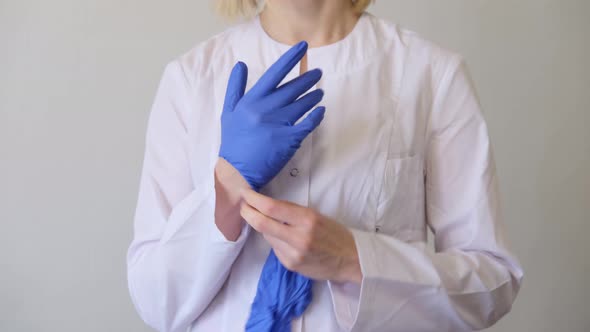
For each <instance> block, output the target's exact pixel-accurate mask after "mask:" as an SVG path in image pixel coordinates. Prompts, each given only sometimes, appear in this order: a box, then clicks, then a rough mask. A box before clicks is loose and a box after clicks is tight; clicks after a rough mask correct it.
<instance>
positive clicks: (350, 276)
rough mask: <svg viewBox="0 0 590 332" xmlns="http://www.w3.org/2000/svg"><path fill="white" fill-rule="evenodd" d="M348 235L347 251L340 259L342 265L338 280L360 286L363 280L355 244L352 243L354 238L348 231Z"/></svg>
mask: <svg viewBox="0 0 590 332" xmlns="http://www.w3.org/2000/svg"><path fill="white" fill-rule="evenodd" d="M349 234H350V239H349V240H350V241H349V246H348V247H349V250H346V251H345V252H346V253H347V254H345V255H344V256H343V257H342V265H341V269H340V273H339V274H340V275H339V278H338V279H339V280H341V281H345V282H352V283H356V284H359V285H360V284H361V282H362V280H363V273H362V270H361V264H360V259H359V255H358V250H357V248H356V243H355V241H354V237H353V236H352V233H350V231H349Z"/></svg>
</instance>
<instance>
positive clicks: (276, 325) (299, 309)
mask: <svg viewBox="0 0 590 332" xmlns="http://www.w3.org/2000/svg"><path fill="white" fill-rule="evenodd" d="M312 286H313V282H312V280H311V279H309V278H307V277H305V276H303V275H301V274H299V273H295V272H292V271H289V270H287V269H286V268H285V267H284V266H283V265H282V264H281V262H280V261H279V259H278V258H277V256H276V255H275V253H274V251H273V250H271V251H270V254H269V255H268V258H267V259H266V262H265V263H264V267H263V268H262V273H261V274H260V279H259V280H258V288H257V290H256V297H255V298H254V302H253V303H252V307H251V311H250V317H249V318H248V321H247V322H246V330H245V331H246V332H290V331H291V320H293V319H294V318H296V317H299V316H301V315H302V314H303V312H304V311H305V309H306V308H307V306H308V305H309V304H310V303H311V299H312V293H311V288H312Z"/></svg>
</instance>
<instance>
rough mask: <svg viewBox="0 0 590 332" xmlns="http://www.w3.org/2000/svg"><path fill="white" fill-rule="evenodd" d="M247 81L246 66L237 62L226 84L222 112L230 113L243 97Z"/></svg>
mask: <svg viewBox="0 0 590 332" xmlns="http://www.w3.org/2000/svg"><path fill="white" fill-rule="evenodd" d="M247 80H248V66H246V64H245V63H243V62H241V61H238V63H236V65H235V66H234V68H233V69H232V71H231V74H230V76H229V81H228V82H227V91H226V92H225V101H224V103H223V111H224V112H228V111H229V112H232V111H233V110H234V108H235V107H236V104H237V103H238V101H240V99H242V97H243V96H244V92H245V90H246V82H247Z"/></svg>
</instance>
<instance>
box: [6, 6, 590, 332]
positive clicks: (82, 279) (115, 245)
mask: <svg viewBox="0 0 590 332" xmlns="http://www.w3.org/2000/svg"><path fill="white" fill-rule="evenodd" d="M210 8H211V6H210V5H209V1H197V0H169V1H145V0H143V1H139V0H118V1H115V0H101V1H89V0H76V1H74V0H53V1H41V0H0V158H1V159H0V221H1V226H0V331H11V332H18V331H60V332H67V331H101V332H102V331H147V330H148V329H147V328H145V327H144V326H143V324H142V322H141V321H140V320H139V318H138V317H137V316H136V314H135V311H134V309H133V307H132V305H131V302H130V300H129V297H128V293H127V286H126V278H125V251H126V248H127V245H128V243H129V241H130V239H131V230H132V228H131V225H132V224H131V223H132V215H133V210H134V208H135V200H136V194H137V189H138V181H139V170H140V167H141V158H142V154H143V144H144V141H143V140H144V132H145V128H146V121H147V116H148V111H149V108H150V106H151V102H152V99H153V96H154V93H155V89H156V86H157V84H158V81H159V78H160V75H161V73H162V70H163V66H164V64H165V63H166V62H168V61H169V60H170V59H172V58H173V57H174V56H176V55H178V54H180V53H182V52H184V51H185V50H187V49H189V48H190V47H192V46H193V45H194V44H195V43H197V42H199V41H201V40H204V39H205V38H207V37H208V36H210V35H212V34H214V33H216V32H218V31H220V30H221V29H223V27H224V23H223V22H221V21H220V20H219V19H217V18H216V17H215V16H214V15H212V12H211V9H210ZM371 11H372V12H373V13H378V15H380V16H382V17H385V18H388V19H390V20H393V21H396V22H398V23H401V24H403V25H405V26H406V27H409V28H411V29H413V30H416V31H419V32H421V33H422V34H423V35H425V36H427V37H429V38H431V39H433V40H435V41H438V42H439V43H442V44H443V45H445V46H447V47H449V48H452V49H455V50H457V51H459V52H461V53H462V54H463V55H465V57H466V58H467V60H468V63H469V65H470V68H471V71H472V73H473V76H474V79H475V81H476V84H477V87H478V91H479V94H480V96H481V100H482V103H483V105H484V108H485V112H486V113H485V114H486V118H487V120H488V123H489V127H490V132H491V136H492V141H493V143H494V148H495V154H496V158H497V162H498V167H499V171H500V175H501V181H502V182H501V186H502V191H503V194H504V206H505V210H506V217H507V221H508V227H509V231H510V239H511V240H512V243H513V249H514V251H515V252H516V254H517V255H518V256H519V258H520V259H521V261H522V263H523V265H524V267H525V270H526V279H525V283H524V287H523V289H522V291H521V295H520V297H519V299H518V300H517V302H516V304H515V306H514V308H513V311H512V313H511V314H510V315H509V316H508V317H506V318H505V319H504V320H502V321H501V322H500V323H499V324H498V325H497V326H496V327H494V328H492V329H491V331H494V332H502V331H504V332H509V331H510V332H513V331H535V332H541V331H547V332H554V331H568V332H584V331H590V310H589V309H588V299H590V287H589V286H588V283H589V282H590V271H589V270H590V269H589V267H590V264H589V262H590V258H588V257H587V256H588V254H589V253H590V244H589V243H588V242H587V238H588V233H589V231H590V224H589V223H590V218H589V217H590V176H589V175H588V172H589V171H590V131H589V129H588V125H589V124H590V117H589V115H588V113H589V112H590V97H589V96H590V79H589V77H590V69H589V65H588V58H589V56H590V47H589V43H590V37H588V35H589V33H590V1H587V0H554V1H549V0H516V1H515V0H495V1H491V0H445V1H437V0H411V1H409V0H406V1H402V0H395V1H387V0H381V1H378V2H377V4H376V5H375V6H374V7H372V9H371Z"/></svg>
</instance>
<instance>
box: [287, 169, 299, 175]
mask: <svg viewBox="0 0 590 332" xmlns="http://www.w3.org/2000/svg"><path fill="white" fill-rule="evenodd" d="M289 174H291V176H292V177H296V176H297V175H299V170H298V169H297V168H293V169H291V171H290V172H289Z"/></svg>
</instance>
